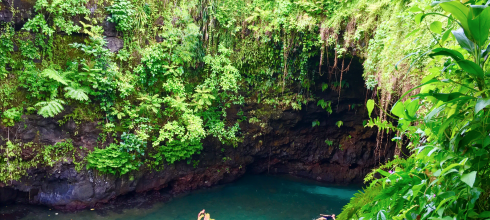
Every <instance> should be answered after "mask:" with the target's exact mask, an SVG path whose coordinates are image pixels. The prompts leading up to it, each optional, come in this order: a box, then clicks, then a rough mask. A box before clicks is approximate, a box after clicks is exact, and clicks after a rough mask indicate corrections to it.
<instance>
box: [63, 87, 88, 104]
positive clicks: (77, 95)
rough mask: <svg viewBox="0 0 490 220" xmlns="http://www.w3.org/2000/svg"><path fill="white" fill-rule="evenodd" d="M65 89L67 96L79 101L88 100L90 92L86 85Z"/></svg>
mask: <svg viewBox="0 0 490 220" xmlns="http://www.w3.org/2000/svg"><path fill="white" fill-rule="evenodd" d="M65 90H66V91H67V92H66V93H65V97H68V98H72V99H75V100H78V101H87V100H88V95H87V93H88V92H89V89H88V88H86V87H83V88H73V87H66V88H65Z"/></svg>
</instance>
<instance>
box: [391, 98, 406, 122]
mask: <svg viewBox="0 0 490 220" xmlns="http://www.w3.org/2000/svg"><path fill="white" fill-rule="evenodd" d="M404 111H405V108H404V105H403V102H400V101H398V102H396V103H395V105H394V106H393V108H392V109H391V113H393V114H394V115H396V116H398V117H399V118H402V116H403V112H404Z"/></svg>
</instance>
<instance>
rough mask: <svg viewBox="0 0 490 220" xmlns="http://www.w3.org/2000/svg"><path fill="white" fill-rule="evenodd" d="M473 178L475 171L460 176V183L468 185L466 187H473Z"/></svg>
mask: <svg viewBox="0 0 490 220" xmlns="http://www.w3.org/2000/svg"><path fill="white" fill-rule="evenodd" d="M475 178H476V171H473V172H471V173H467V174H463V176H461V181H463V182H465V183H466V184H468V186H470V187H473V184H475Z"/></svg>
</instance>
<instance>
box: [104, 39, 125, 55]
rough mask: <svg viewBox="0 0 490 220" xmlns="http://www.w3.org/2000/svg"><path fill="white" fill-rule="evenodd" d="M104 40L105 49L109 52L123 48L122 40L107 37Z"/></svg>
mask: <svg viewBox="0 0 490 220" xmlns="http://www.w3.org/2000/svg"><path fill="white" fill-rule="evenodd" d="M105 40H106V41H107V48H109V50H111V52H117V51H119V50H120V49H122V48H123V47H124V40H122V39H119V38H117V37H107V38H105Z"/></svg>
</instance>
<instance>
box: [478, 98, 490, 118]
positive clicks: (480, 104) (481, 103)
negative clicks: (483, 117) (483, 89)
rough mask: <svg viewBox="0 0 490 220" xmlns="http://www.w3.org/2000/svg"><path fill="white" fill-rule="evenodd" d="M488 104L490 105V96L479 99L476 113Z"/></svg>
mask: <svg viewBox="0 0 490 220" xmlns="http://www.w3.org/2000/svg"><path fill="white" fill-rule="evenodd" d="M488 105H490V98H486V99H478V101H476V105H475V114H476V113H478V112H479V111H481V110H482V109H484V108H485V107H487V106H488Z"/></svg>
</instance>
